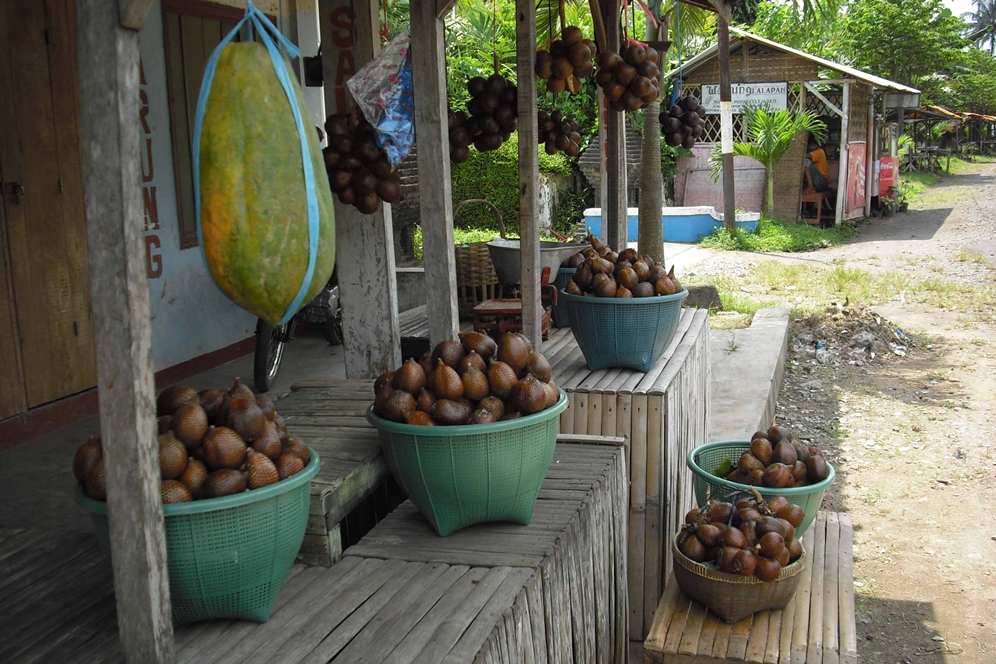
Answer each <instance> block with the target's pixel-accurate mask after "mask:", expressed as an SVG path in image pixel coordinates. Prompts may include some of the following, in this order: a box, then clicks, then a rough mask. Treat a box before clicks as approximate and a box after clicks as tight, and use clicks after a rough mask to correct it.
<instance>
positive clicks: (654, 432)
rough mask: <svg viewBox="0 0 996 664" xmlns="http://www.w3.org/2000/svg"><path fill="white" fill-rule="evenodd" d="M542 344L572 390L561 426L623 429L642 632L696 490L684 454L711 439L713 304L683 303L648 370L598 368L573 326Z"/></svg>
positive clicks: (567, 430)
mask: <svg viewBox="0 0 996 664" xmlns="http://www.w3.org/2000/svg"><path fill="white" fill-rule="evenodd" d="M542 352H543V354H544V355H546V357H547V359H548V360H549V361H550V364H551V366H552V368H553V378H554V380H555V381H556V383H557V385H558V386H559V387H561V388H562V389H563V390H564V391H566V392H567V396H568V406H567V410H565V411H564V413H563V414H562V415H561V417H560V431H561V433H564V434H592V435H603V436H623V437H625V438H626V457H627V468H628V473H629V479H630V509H629V542H628V567H629V607H630V620H629V629H630V639H632V640H634V641H643V639H644V638H645V637H646V634H647V630H649V629H650V624H651V622H652V621H653V617H654V611H655V610H656V608H657V603H658V601H659V600H660V597H661V593H662V592H663V589H664V580H665V579H667V578H668V576H670V573H671V549H670V547H669V546H666V544H665V543H666V541H667V538H668V536H669V535H670V534H673V533H674V532H675V531H677V529H678V526H679V524H681V523H682V521H683V519H684V516H685V513H686V512H687V511H688V510H689V509H691V507H692V505H693V503H694V499H695V498H694V494H693V487H692V476H691V473H690V472H689V471H688V469H687V468H686V466H685V459H686V457H687V456H688V453H689V452H690V451H691V450H692V449H694V448H696V447H698V446H699V445H702V444H703V443H705V442H706V441H707V440H708V414H709V392H710V390H709V386H710V382H711V379H710V371H711V370H710V364H709V316H708V313H707V312H706V311H703V310H696V309H683V310H682V314H681V320H680V322H679V325H678V329H677V331H676V332H675V335H674V338H673V339H672V341H671V344H670V346H669V347H668V348H667V349H666V350H665V351H664V354H663V355H662V356H661V359H660V360H658V361H657V363H656V364H654V365H653V367H652V368H651V369H650V371H649V372H647V373H645V374H644V373H640V372H638V371H633V370H630V369H603V370H600V371H592V370H591V369H589V368H588V365H587V363H586V362H585V360H584V356H583V355H582V354H581V349H580V348H578V345H577V342H576V341H575V340H574V335H573V334H572V333H571V331H570V329H569V328H562V329H557V330H555V331H554V333H553V335H552V337H551V339H550V340H549V341H547V342H546V343H544V344H543V346H542Z"/></svg>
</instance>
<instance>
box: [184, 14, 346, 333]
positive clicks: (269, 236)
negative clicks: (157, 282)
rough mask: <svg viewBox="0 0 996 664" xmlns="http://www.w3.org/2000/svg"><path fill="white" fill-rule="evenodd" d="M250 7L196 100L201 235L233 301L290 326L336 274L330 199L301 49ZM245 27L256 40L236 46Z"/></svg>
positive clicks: (215, 55) (217, 54) (212, 61)
mask: <svg viewBox="0 0 996 664" xmlns="http://www.w3.org/2000/svg"><path fill="white" fill-rule="evenodd" d="M246 5H247V6H246V13H245V16H244V17H243V18H242V20H241V21H239V23H238V24H236V25H235V27H234V28H233V29H232V31H231V32H229V33H228V35H227V36H226V37H225V38H224V39H223V40H222V41H221V43H220V44H218V47H217V48H216V49H215V50H214V52H212V53H211V57H210V58H209V59H208V62H207V66H206V68H205V71H204V79H203V81H202V83H201V91H200V96H199V98H198V100H197V114H196V117H195V120H194V140H193V160H194V204H195V214H196V217H197V238H198V241H199V242H200V245H201V247H202V249H203V251H204V257H205V261H206V262H207V266H208V269H209V270H210V272H211V276H212V278H213V279H214V281H215V283H216V284H217V285H218V286H219V288H221V290H222V292H224V293H225V295H226V296H227V297H228V298H229V299H230V300H232V301H233V302H235V303H236V304H238V305H239V306H240V307H242V308H243V309H245V310H247V311H249V312H250V313H252V314H253V315H255V316H258V317H259V318H262V319H263V320H265V321H268V322H270V323H274V324H277V323H286V322H287V321H289V320H290V319H291V318H292V317H293V315H294V314H295V313H297V311H298V310H299V309H300V308H301V307H302V306H303V305H304V304H306V303H307V302H309V301H310V300H311V299H313V298H314V297H315V296H316V295H317V294H318V293H319V292H320V291H321V289H322V287H323V286H324V285H325V283H326V282H327V281H328V280H329V277H330V276H331V275H332V268H333V267H334V266H335V220H334V212H333V205H332V194H331V192H330V191H329V186H328V180H327V178H326V176H325V167H324V162H323V159H322V153H321V148H320V147H319V145H318V141H317V139H316V136H315V128H314V126H312V123H311V122H310V121H308V122H306V121H305V119H306V118H310V117H311V116H310V113H309V112H308V109H307V107H306V105H305V103H304V96H303V95H302V93H301V89H300V87H299V86H298V84H297V80H296V79H295V77H294V74H293V72H292V70H291V68H290V64H289V60H288V58H295V57H298V56H299V55H300V52H299V51H298V49H297V47H296V46H294V44H292V43H291V42H290V41H288V40H287V39H286V38H285V37H284V36H283V35H282V34H281V33H280V31H279V30H277V28H276V27H275V26H274V25H273V23H271V22H270V20H269V19H268V18H267V17H266V15H264V14H263V13H262V12H260V11H259V10H258V9H256V8H255V7H254V6H253V4H252V1H251V0H248V2H247V3H246ZM244 26H245V27H248V28H249V29H251V30H254V31H255V33H256V34H257V35H258V36H259V38H260V39H261V40H262V43H259V42H256V41H246V42H235V41H233V40H234V39H235V37H236V36H237V35H238V34H239V31H240V30H241V29H242V28H243V27H244Z"/></svg>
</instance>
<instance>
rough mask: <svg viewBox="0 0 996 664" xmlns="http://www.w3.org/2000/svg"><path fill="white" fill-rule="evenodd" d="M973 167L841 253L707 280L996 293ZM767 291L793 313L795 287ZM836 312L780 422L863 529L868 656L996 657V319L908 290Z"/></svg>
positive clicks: (991, 179) (814, 339)
mask: <svg viewBox="0 0 996 664" xmlns="http://www.w3.org/2000/svg"><path fill="white" fill-rule="evenodd" d="M972 170H973V171H974V172H973V173H971V174H968V175H959V176H951V177H946V178H944V179H943V180H942V182H940V183H939V184H938V185H936V186H935V187H932V188H931V189H930V190H928V192H927V193H926V194H924V195H923V196H921V197H920V198H919V199H917V201H914V204H913V206H912V209H911V210H910V212H908V213H906V214H900V215H896V216H894V217H892V218H889V219H874V220H872V221H871V222H869V223H868V224H866V225H864V226H862V227H861V229H860V231H859V233H858V234H857V236H856V237H854V238H851V239H850V240H848V241H847V242H846V243H845V244H843V245H841V246H838V247H833V248H830V249H825V250H820V251H818V252H813V253H807V254H796V255H789V256H778V255H771V254H768V255H756V254H741V253H735V252H720V253H717V254H715V255H713V256H711V257H710V258H709V259H708V260H707V261H706V262H704V263H700V264H698V265H695V266H694V268H693V269H694V272H695V273H696V276H697V277H699V278H701V277H707V275H710V274H722V275H724V276H727V277H730V276H732V277H734V278H736V279H738V280H743V283H744V284H745V285H746V286H749V285H750V279H751V269H750V268H751V266H752V265H754V264H756V263H758V262H760V261H764V260H772V259H774V260H779V261H786V262H791V263H795V264H810V265H813V266H814V268H816V269H819V268H822V267H826V266H828V265H831V264H832V265H835V266H836V265H843V266H846V267H857V268H863V269H866V270H869V271H873V272H875V271H883V272H888V271H900V272H901V274H902V275H903V277H904V279H908V280H910V282H912V281H913V280H916V279H942V280H944V281H947V282H952V283H955V284H960V285H962V286H971V287H972V288H973V289H979V288H992V287H993V285H994V284H996V269H994V266H996V254H994V249H996V165H993V164H976V165H974V167H973V168H972ZM746 290H748V291H749V290H750V289H749V288H747V289H746ZM962 290H963V291H967V292H968V293H969V296H970V294H971V292H972V290H971V289H964V288H963V289H962ZM765 296H766V297H769V296H770V297H775V298H778V297H781V298H782V299H783V300H785V301H784V302H783V306H792V305H793V304H794V299H793V298H792V297H791V294H789V293H785V292H784V291H783V292H781V293H780V294H779V293H778V292H770V293H766V294H765ZM825 305H826V308H825V310H823V311H822V312H819V313H816V314H813V315H811V316H808V317H805V318H796V319H795V320H793V322H792V328H791V331H792V338H791V341H790V348H789V357H788V363H787V367H786V374H785V380H784V383H783V385H782V389H781V393H780V400H779V404H778V410H777V419H778V421H779V423H780V424H783V425H786V426H788V427H789V428H791V429H792V430H793V431H794V432H795V433H796V435H797V436H799V437H800V438H802V439H805V440H809V441H811V442H814V443H817V444H819V445H821V447H823V448H824V449H825V450H826V454H827V456H828V458H829V459H830V460H831V461H832V463H833V464H834V467H835V469H836V470H837V472H838V475H837V481H836V483H835V485H834V486H833V488H832V489H831V490H830V491H828V493H827V495H826V497H825V498H824V504H823V507H824V509H831V510H838V511H846V512H848V513H849V515H850V516H851V519H852V521H853V522H854V524H855V547H854V565H855V586H856V588H855V590H856V596H857V608H858V625H857V627H858V653H859V659H860V661H861V662H867V663H869V664H879V663H882V664H914V663H915V664H921V663H923V664H934V663H938V664H940V663H942V662H944V663H958V664H961V663H965V664H991V663H992V662H996V509H994V505H996V417H994V406H996V351H994V342H996V325H994V324H993V322H992V321H993V317H992V314H993V313H994V312H992V311H988V312H985V311H983V312H979V311H974V312H970V313H966V312H965V310H964V309H962V308H960V307H958V306H955V305H952V306H947V307H929V306H926V305H914V304H911V303H907V302H905V301H904V300H903V298H902V297H899V298H896V299H895V300H893V301H886V302H884V303H882V304H879V305H878V306H875V307H874V308H868V307H864V306H861V305H860V304H856V303H845V302H830V301H828V302H826V303H825Z"/></svg>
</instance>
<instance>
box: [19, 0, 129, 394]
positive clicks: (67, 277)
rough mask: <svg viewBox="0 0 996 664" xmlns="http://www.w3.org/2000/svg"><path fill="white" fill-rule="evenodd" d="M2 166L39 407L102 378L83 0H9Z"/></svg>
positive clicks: (25, 348) (28, 377)
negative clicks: (79, 29)
mask: <svg viewBox="0 0 996 664" xmlns="http://www.w3.org/2000/svg"><path fill="white" fill-rule="evenodd" d="M136 121H137V119H136ZM0 174H2V181H3V207H4V213H5V214H4V217H5V223H4V227H3V243H4V245H5V254H6V256H7V257H8V258H9V278H10V282H11V285H12V289H13V298H14V311H15V314H16V315H15V316H14V318H15V320H16V327H17V333H18V334H17V339H15V340H14V341H15V342H16V343H18V344H19V347H20V359H21V367H22V372H23V380H24V395H25V402H26V405H27V407H28V408H32V407H34V406H37V405H39V404H43V403H46V402H48V401H53V400H55V399H58V398H60V397H64V396H66V395H69V394H73V393H76V392H80V391H82V390H85V389H87V388H90V387H93V386H94V385H95V384H96V381H97V378H96V365H95V360H94V351H93V337H92V331H91V325H90V281H89V275H88V273H87V247H86V225H85V220H84V216H83V189H82V176H81V166H80V135H79V89H78V81H77V77H76V3H75V0H42V1H38V0H4V2H2V3H0ZM136 186H137V183H136ZM0 285H2V284H0ZM0 290H2V289H0ZM2 297H3V295H2V293H0V300H2ZM0 306H2V303H0ZM2 316H3V315H2V314H0V324H2V322H3V317H2ZM4 334H6V333H5V331H4V330H3V329H2V326H0V335H4ZM3 343H5V342H4V341H0V348H3V345H2V344H3ZM9 345H10V344H9V343H8V346H9ZM5 380H6V377H5V376H4V377H0V381H5Z"/></svg>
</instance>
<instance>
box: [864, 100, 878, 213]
mask: <svg viewBox="0 0 996 664" xmlns="http://www.w3.org/2000/svg"><path fill="white" fill-rule="evenodd" d="M876 161H878V143H876V141H875V90H874V89H873V88H872V87H871V86H868V133H867V134H866V138H865V209H864V214H865V216H866V217H870V216H871V204H872V194H873V193H874V192H873V188H874V184H875V162H876Z"/></svg>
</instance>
